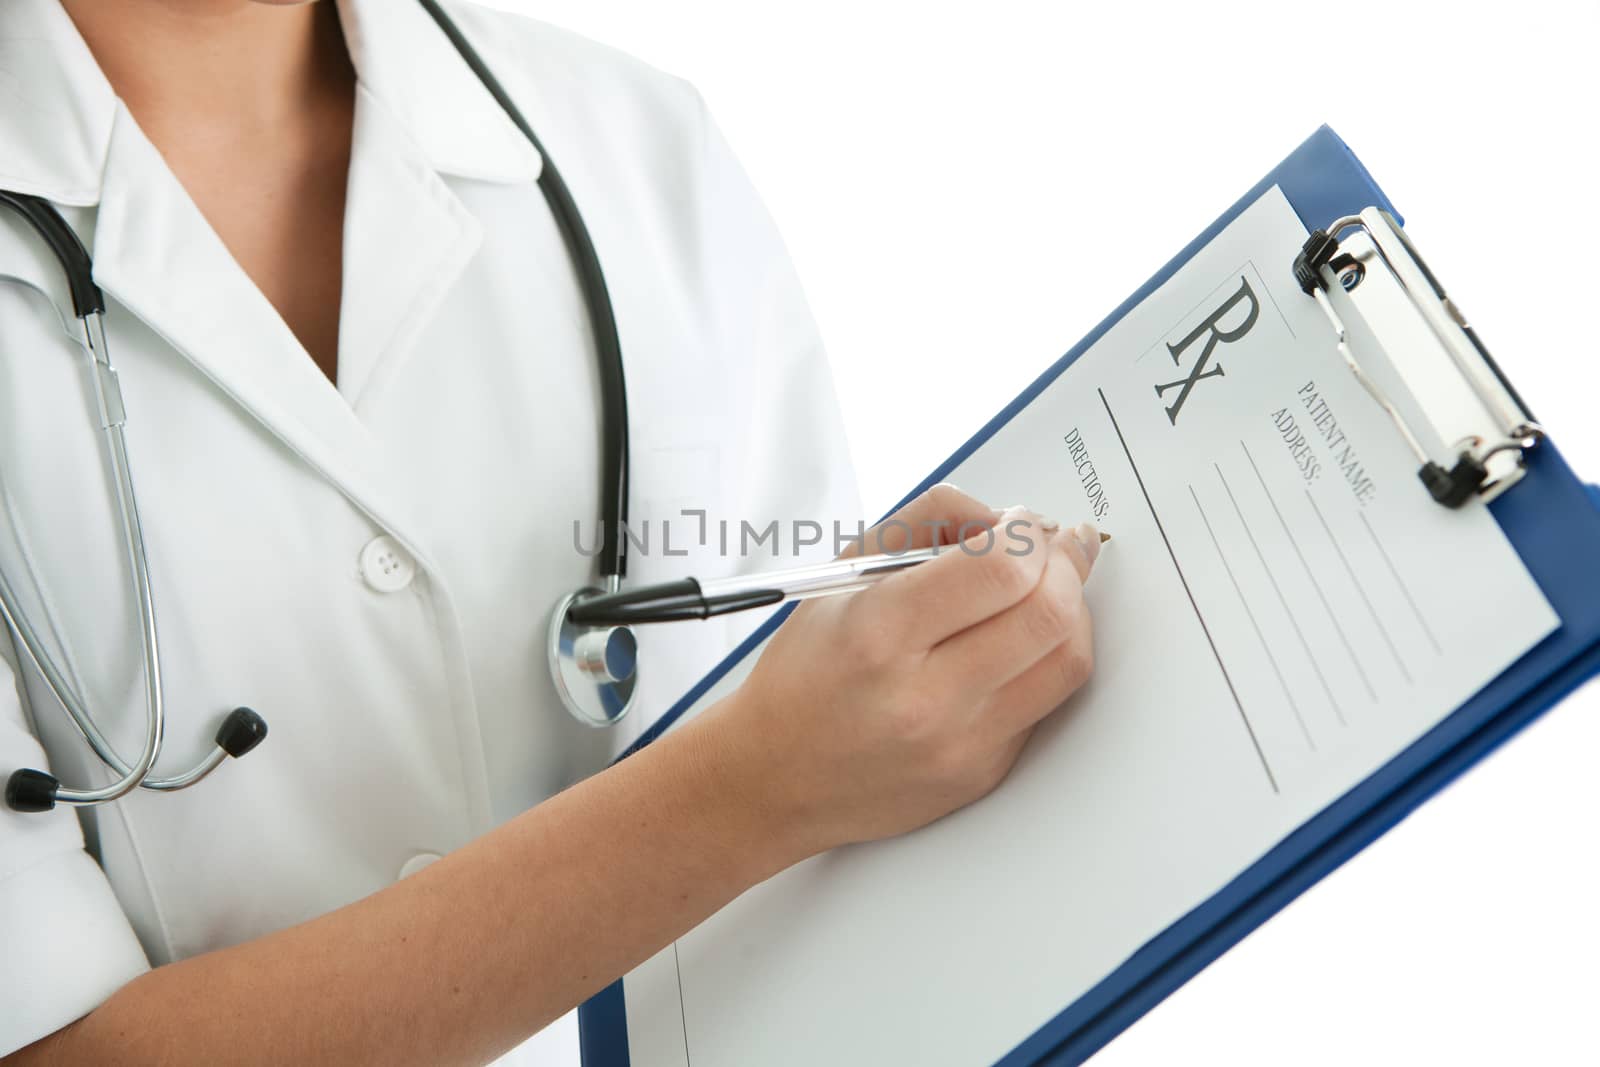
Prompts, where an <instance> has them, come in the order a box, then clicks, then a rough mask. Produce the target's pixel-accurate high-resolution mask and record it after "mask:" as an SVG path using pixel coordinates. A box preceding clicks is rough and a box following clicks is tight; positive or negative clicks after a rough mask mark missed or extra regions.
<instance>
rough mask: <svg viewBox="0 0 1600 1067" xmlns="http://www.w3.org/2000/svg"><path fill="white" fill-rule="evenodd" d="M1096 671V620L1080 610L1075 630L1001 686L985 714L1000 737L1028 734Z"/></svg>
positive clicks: (984, 711)
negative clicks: (1094, 622)
mask: <svg viewBox="0 0 1600 1067" xmlns="http://www.w3.org/2000/svg"><path fill="white" fill-rule="evenodd" d="M1093 672H1094V624H1093V621H1092V620H1091V618H1090V615H1089V612H1088V611H1087V610H1083V611H1080V612H1079V617H1078V619H1077V621H1076V622H1075V623H1074V624H1073V628H1072V632H1071V633H1070V634H1068V635H1067V637H1066V639H1065V640H1064V641H1062V643H1061V644H1059V645H1057V646H1056V647H1055V648H1053V649H1051V650H1050V651H1049V652H1047V653H1046V654H1045V655H1044V656H1043V657H1041V658H1040V659H1039V660H1038V661H1037V662H1035V663H1034V664H1033V665H1032V666H1031V667H1029V668H1028V669H1027V670H1025V671H1023V672H1022V673H1021V674H1019V675H1017V676H1016V677H1015V678H1013V679H1011V680H1010V681H1009V682H1007V683H1006V684H1005V685H1003V686H1001V687H1000V688H999V690H997V691H996V692H995V693H994V695H993V696H992V697H990V699H989V701H988V703H987V705H986V707H985V708H984V710H983V712H982V714H983V716H984V720H985V721H984V727H985V729H989V730H993V731H995V733H996V734H997V735H998V736H1000V737H1011V736H1014V735H1019V734H1020V735H1022V736H1026V735H1027V732H1028V731H1030V730H1032V729H1033V727H1034V726H1036V725H1038V723H1039V721H1040V720H1041V719H1043V718H1044V717H1045V716H1047V715H1049V714H1050V713H1051V712H1052V711H1055V710H1056V709H1057V708H1059V707H1060V706H1061V705H1062V703H1064V702H1065V701H1066V700H1067V698H1068V697H1070V696H1072V694H1073V693H1076V692H1077V691H1078V690H1079V689H1081V688H1083V685H1084V683H1085V682H1087V681H1088V680H1089V676H1090V675H1091V674H1092V673H1093Z"/></svg>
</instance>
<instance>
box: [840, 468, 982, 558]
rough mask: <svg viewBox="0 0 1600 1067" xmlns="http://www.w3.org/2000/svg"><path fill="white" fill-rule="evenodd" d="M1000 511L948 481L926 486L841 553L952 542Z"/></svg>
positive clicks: (893, 550)
mask: <svg viewBox="0 0 1600 1067" xmlns="http://www.w3.org/2000/svg"><path fill="white" fill-rule="evenodd" d="M999 518H1000V512H999V511H997V510H995V509H994V508H991V507H990V506H989V505H987V504H985V503H984V502H983V501H981V500H978V499H977V498H975V497H970V496H968V495H967V494H966V493H963V492H962V491H961V490H959V489H957V488H956V487H955V486H953V485H950V484H949V483H948V482H941V483H940V484H938V485H936V486H934V487H933V488H932V489H929V490H928V491H927V492H926V493H923V494H922V495H921V496H918V497H917V498H916V499H914V500H912V501H911V502H910V503H908V504H907V505H906V506H905V507H903V508H901V509H900V510H899V511H897V512H895V513H894V514H893V515H891V516H889V517H888V518H887V519H884V520H883V521H882V522H880V523H878V525H876V526H874V527H872V529H870V530H868V531H867V532H866V535H865V536H864V537H862V539H861V540H860V541H858V542H857V543H856V544H854V545H851V546H850V548H849V549H848V550H847V551H845V552H843V553H841V555H842V556H859V555H863V554H866V555H872V554H874V553H880V552H904V551H906V550H907V549H912V548H927V547H928V546H930V545H953V544H955V543H956V542H957V541H963V540H966V539H967V538H968V537H969V536H971V535H972V534H975V533H978V532H980V531H982V530H987V529H989V528H990V527H991V526H993V525H994V524H995V523H996V522H998V521H999Z"/></svg>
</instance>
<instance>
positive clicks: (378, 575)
mask: <svg viewBox="0 0 1600 1067" xmlns="http://www.w3.org/2000/svg"><path fill="white" fill-rule="evenodd" d="M416 576H417V561H416V560H414V559H412V558H411V553H409V552H407V551H406V550H405V549H403V548H401V547H400V545H399V543H398V542H396V541H395V539H394V538H392V537H389V536H387V535H384V536H381V537H374V538H373V539H372V540H371V541H368V542H367V547H366V548H363V549H362V550H361V577H362V578H364V579H366V582H367V584H368V585H369V586H371V587H372V588H374V589H376V590H377V591H378V592H380V593H394V592H397V591H399V590H401V589H404V588H405V587H406V586H408V585H410V584H411V579H413V578H415V577H416Z"/></svg>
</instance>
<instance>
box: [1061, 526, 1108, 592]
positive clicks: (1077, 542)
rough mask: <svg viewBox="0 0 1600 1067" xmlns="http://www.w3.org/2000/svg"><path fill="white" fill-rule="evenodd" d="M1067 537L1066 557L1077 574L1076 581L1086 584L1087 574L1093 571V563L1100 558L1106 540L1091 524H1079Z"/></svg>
mask: <svg viewBox="0 0 1600 1067" xmlns="http://www.w3.org/2000/svg"><path fill="white" fill-rule="evenodd" d="M1067 535H1068V536H1067V538H1066V540H1067V541H1069V542H1070V544H1069V546H1068V552H1067V555H1068V556H1069V557H1070V558H1071V559H1072V566H1073V567H1074V568H1075V569H1076V570H1077V572H1078V580H1079V581H1083V582H1087V581H1088V580H1089V572H1090V571H1091V570H1093V569H1094V561H1095V560H1096V559H1099V558H1100V548H1101V546H1102V545H1103V544H1104V543H1105V540H1106V538H1105V536H1104V535H1103V534H1101V533H1100V530H1099V529H1098V528H1097V527H1096V526H1095V524H1094V523H1092V522H1082V523H1079V524H1078V525H1077V526H1075V527H1073V528H1072V529H1070V530H1068V531H1067Z"/></svg>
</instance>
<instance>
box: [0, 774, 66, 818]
mask: <svg viewBox="0 0 1600 1067" xmlns="http://www.w3.org/2000/svg"><path fill="white" fill-rule="evenodd" d="M60 789H61V783H60V782H59V781H58V780H57V779H56V777H55V775H53V774H46V773H45V772H44V771H36V770H33V769H32V768H29V767H24V768H23V769H22V770H19V771H12V772H11V777H10V778H8V779H6V807H8V808H10V809H11V810H12V811H27V812H35V811H49V810H51V809H52V808H54V807H55V806H56V793H57V792H59V791H60Z"/></svg>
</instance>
